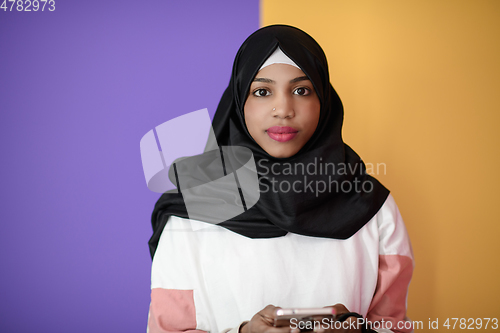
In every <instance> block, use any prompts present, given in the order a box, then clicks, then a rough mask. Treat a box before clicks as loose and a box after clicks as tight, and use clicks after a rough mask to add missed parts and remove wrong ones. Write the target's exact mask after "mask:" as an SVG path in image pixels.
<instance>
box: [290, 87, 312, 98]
mask: <svg viewBox="0 0 500 333" xmlns="http://www.w3.org/2000/svg"><path fill="white" fill-rule="evenodd" d="M293 93H294V94H295V95H301V96H305V95H309V89H307V88H297V89H295V90H294V92H293Z"/></svg>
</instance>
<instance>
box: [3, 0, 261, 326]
mask: <svg viewBox="0 0 500 333" xmlns="http://www.w3.org/2000/svg"><path fill="white" fill-rule="evenodd" d="M258 15H259V13H258V0H252V1H245V2H241V1H238V2H237V1H231V0H224V1H217V2H215V1H165V0H163V1H161V0H148V1H140V2H138V1H129V0H122V1H97V0H93V1H78V2H75V1H60V0H56V10H55V11H54V12H49V11H47V8H46V9H45V11H44V12H41V11H38V12H17V11H13V12H8V11H7V12H4V11H3V10H0V128H1V130H0V152H1V166H0V167H1V172H0V184H1V185H0V206H1V210H0V222H1V231H0V263H1V266H0V267H1V274H0V332H9V333H22V332H30V333H31V332H51V333H54V332H73V333H78V332H85V333H88V332H145V329H146V321H147V311H148V306H149V292H150V291H149V288H150V264H151V260H150V256H149V251H148V247H147V241H148V239H149V237H150V235H151V226H150V220H149V219H150V213H151V210H152V207H153V205H154V202H155V201H156V199H157V198H158V194H156V193H152V192H150V191H149V190H148V189H147V187H146V182H145V180H144V175H143V172H142V165H141V160H140V153H139V140H140V138H141V137H142V136H143V135H144V134H145V133H146V132H147V131H149V130H150V129H152V128H153V127H155V126H156V125H159V124H161V123H163V122H164V121H167V120H169V119H171V118H174V117H176V116H179V115H181V114H184V113H187V112H191V111H195V110H198V109H201V108H205V107H207V108H208V109H209V111H210V113H211V115H213V113H214V112H215V108H216V106H217V102H218V100H219V98H220V96H221V95H222V92H223V90H224V89H225V87H226V85H227V83H228V81H229V75H230V71H231V65H232V60H233V58H234V55H235V54H236V51H237V49H238V47H239V45H240V44H241V43H242V42H243V40H244V39H245V38H246V37H247V36H248V35H249V34H250V33H251V32H253V31H254V30H256V29H257V28H258V24H259V16H258Z"/></svg>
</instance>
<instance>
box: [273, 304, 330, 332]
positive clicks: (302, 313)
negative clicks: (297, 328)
mask: <svg viewBox="0 0 500 333" xmlns="http://www.w3.org/2000/svg"><path fill="white" fill-rule="evenodd" d="M335 315H336V312H335V308H295V309H277V310H276V315H275V317H274V326H275V327H279V326H287V325H291V324H294V325H297V324H299V321H300V322H302V324H301V326H303V327H308V326H311V325H310V324H309V325H308V324H307V323H308V322H312V321H314V317H323V318H325V317H326V318H332V319H335ZM301 331H302V332H304V331H307V330H303V329H301Z"/></svg>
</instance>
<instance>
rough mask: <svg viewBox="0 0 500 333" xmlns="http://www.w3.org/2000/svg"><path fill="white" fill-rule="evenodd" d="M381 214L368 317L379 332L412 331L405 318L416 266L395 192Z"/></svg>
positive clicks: (410, 323) (388, 199) (402, 332)
mask: <svg viewBox="0 0 500 333" xmlns="http://www.w3.org/2000/svg"><path fill="white" fill-rule="evenodd" d="M379 214H380V215H379V216H378V225H379V232H380V243H379V265H378V279H377V287H376V290H375V294H374V296H373V299H372V302H371V305H370V308H369V310H368V313H367V316H366V320H367V321H368V322H370V323H372V327H373V329H374V330H375V331H377V332H380V333H385V332H401V333H408V332H412V331H413V327H412V322H411V321H410V320H409V319H408V318H407V317H406V308H407V296H408V287H409V284H410V280H411V277H412V273H413V268H414V260H413V251H412V248H411V243H410V239H409V237H408V233H407V231H406V227H405V225H404V222H403V219H402V218H401V214H400V213H399V210H398V207H397V205H396V203H395V201H394V198H393V197H392V195H389V197H388V198H387V202H386V204H385V205H384V206H383V208H382V209H381V211H380V212H379Z"/></svg>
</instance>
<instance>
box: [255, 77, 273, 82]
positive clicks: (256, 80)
mask: <svg viewBox="0 0 500 333" xmlns="http://www.w3.org/2000/svg"><path fill="white" fill-rule="evenodd" d="M253 82H265V83H276V81H274V80H271V79H267V78H265V77H256V78H255V79H253Z"/></svg>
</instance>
